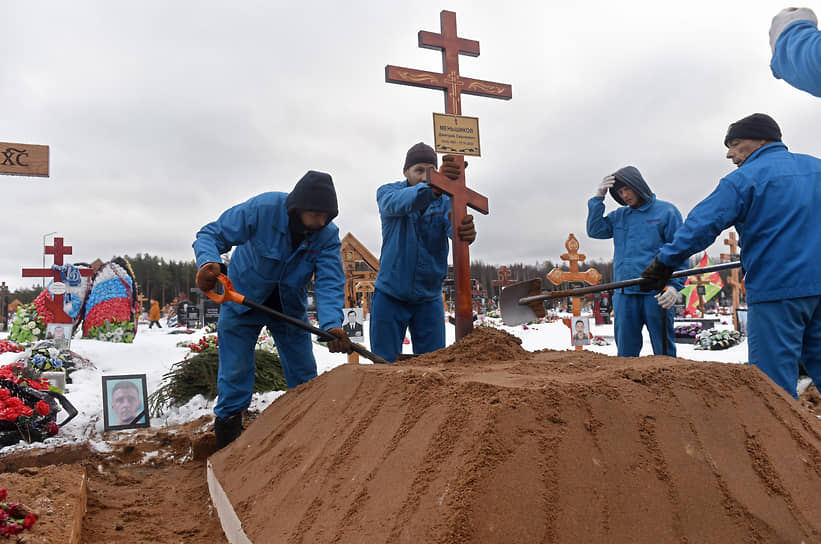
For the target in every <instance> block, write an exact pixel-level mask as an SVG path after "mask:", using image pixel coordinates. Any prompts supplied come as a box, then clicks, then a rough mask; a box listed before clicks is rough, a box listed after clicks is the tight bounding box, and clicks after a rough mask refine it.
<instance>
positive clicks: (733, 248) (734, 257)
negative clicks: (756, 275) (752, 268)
mask: <svg viewBox="0 0 821 544" xmlns="http://www.w3.org/2000/svg"><path fill="white" fill-rule="evenodd" d="M724 244H725V245H727V246H728V247H729V248H730V253H729V254H727V253H722V254H721V255H719V256H720V257H721V258H722V259H725V260H728V261H738V260H740V259H741V254H740V253H739V252H738V238H736V234H735V231H730V234H729V236H728V238H725V239H724ZM727 283H728V284H729V285H730V287H732V289H733V327H735V330H738V313H737V312H736V310H737V309H738V305H739V301H740V297H739V294H738V293H739V291H744V280H743V279H742V280H739V278H738V268H733V269H732V270H731V271H730V277H729V278H727Z"/></svg>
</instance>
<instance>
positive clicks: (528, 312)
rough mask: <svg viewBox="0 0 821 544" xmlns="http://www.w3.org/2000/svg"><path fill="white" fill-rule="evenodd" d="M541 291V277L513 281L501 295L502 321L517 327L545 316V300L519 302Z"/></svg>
mask: <svg viewBox="0 0 821 544" xmlns="http://www.w3.org/2000/svg"><path fill="white" fill-rule="evenodd" d="M541 291H542V280H541V279H539V278H534V279H532V280H525V281H520V282H517V283H511V284H510V285H508V286H507V287H505V288H504V289H502V294H501V295H500V296H499V308H500V309H501V310H502V321H504V323H505V325H508V326H510V327H515V326H516V325H521V324H522V323H529V322H530V321H535V320H536V319H538V318H540V317H544V315H545V311H544V303H543V302H541V301H539V302H535V303H531V304H519V299H522V298H524V297H529V296H533V295H538V294H539V293H541Z"/></svg>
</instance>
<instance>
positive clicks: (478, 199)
mask: <svg viewBox="0 0 821 544" xmlns="http://www.w3.org/2000/svg"><path fill="white" fill-rule="evenodd" d="M428 185H430V186H431V187H435V188H437V189H439V190H440V191H442V192H443V193H445V194H446V195H449V196H451V197H457V196H458V198H462V199H464V200H465V204H466V205H468V206H470V207H471V208H473V209H474V210H476V211H477V212H479V213H482V214H484V215H487V214H488V213H489V212H488V209H489V208H488V201H487V197H486V196H484V195H480V194H479V193H477V192H476V191H474V190H473V189H470V188H468V187H465V175H464V173H463V174H462V175H461V176H459V177H458V178H456V179H450V178H449V177H447V176H445V175H442V174H440V173H439V172H437V171H436V170H434V169H433V168H429V169H428Z"/></svg>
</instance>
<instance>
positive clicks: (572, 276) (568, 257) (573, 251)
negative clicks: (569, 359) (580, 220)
mask: <svg viewBox="0 0 821 544" xmlns="http://www.w3.org/2000/svg"><path fill="white" fill-rule="evenodd" d="M564 247H566V248H567V253H564V254H562V255H561V259H562V260H563V261H568V262H569V263H570V264H569V267H570V271H564V270H561V269H559V268H554V269H553V270H551V271H550V273H549V274H547V279H549V280H550V282H551V283H552V284H553V285H561V284H562V282H565V281H582V282H585V283H589V284H590V285H596V284H597V283H599V281H601V274H600V273H599V271H598V270H596V269H595V268H588V269H587V270H586V271H584V272H579V263H582V262H584V260H585V259H586V258H587V256H586V255H584V254H583V253H579V241H578V240H577V239H576V237H575V236H574V235H573V233H572V232H571V233H570V236H569V237H568V238H567V242H565V244H564ZM570 301H571V304H572V305H573V316H574V317H578V316H581V315H582V304H581V298H579V297H570ZM563 321H564V324H565V325H567V326H568V327H570V326H571V319H568V318H565V319H564V320H563ZM575 349H576V351H581V350H583V349H584V346H580V345H579V346H575Z"/></svg>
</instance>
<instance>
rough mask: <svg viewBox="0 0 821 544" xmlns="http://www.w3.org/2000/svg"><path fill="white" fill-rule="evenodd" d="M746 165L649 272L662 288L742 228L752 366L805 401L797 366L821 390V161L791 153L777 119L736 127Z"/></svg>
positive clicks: (733, 148) (756, 118)
mask: <svg viewBox="0 0 821 544" xmlns="http://www.w3.org/2000/svg"><path fill="white" fill-rule="evenodd" d="M724 145H725V146H727V148H728V151H727V158H728V159H730V160H732V161H733V163H735V165H736V166H737V167H738V169H737V170H735V171H733V172H731V173H730V174H728V175H726V176H724V178H722V179H721V181H720V182H719V184H718V187H716V189H715V190H714V191H713V192H712V193H711V194H710V195H709V196H708V197H707V198H705V199H704V200H702V201H701V202H700V203H698V204H697V205H696V206H695V207H694V208H693V209H692V211H691V212H690V214H689V215H688V216H687V220H686V221H685V222H684V225H683V226H682V227H681V228H680V229H679V230H678V232H677V233H676V236H675V238H674V239H673V241H672V242H669V243H667V244H665V245H664V246H663V247H662V248H661V249H660V250H659V252H658V254H657V255H656V258H655V259H654V260H653V262H652V263H651V264H650V266H648V267H647V269H646V270H645V271H644V272H643V273H642V277H644V278H647V279H648V280H649V281H648V282H647V283H646V285H645V288H647V289H658V288H659V286H660V285H664V284H665V283H666V281H667V280H668V279H669V277H670V274H672V272H673V268H674V267H675V266H677V265H678V264H679V263H681V262H683V261H686V260H687V258H688V257H689V256H690V255H692V254H693V253H696V252H698V251H701V250H703V249H705V248H706V247H707V246H709V245H710V244H712V243H713V241H714V240H715V238H716V236H718V235H719V234H720V233H721V232H722V231H723V230H724V229H726V228H728V227H730V226H734V227H735V229H736V231H737V232H738V235H739V243H740V245H741V263H742V266H743V268H744V270H746V276H745V283H746V286H747V306H748V315H747V318H748V321H747V331H748V336H749V361H750V364H751V365H755V366H757V367H758V368H759V369H761V370H762V371H763V372H764V373H765V374H766V375H767V376H769V377H770V378H771V379H772V380H773V381H774V382H775V383H776V384H778V385H780V386H781V387H782V388H784V389H785V390H786V391H787V393H789V394H790V395H792V396H793V397H795V398H798V395H797V392H796V387H797V384H798V361H799V360H801V361H802V362H803V363H804V368H806V370H807V372H808V373H809V375H810V377H811V378H812V379H813V381H814V382H815V384H816V386H819V385H821V267H819V266H818V256H819V255H821V215H820V214H819V213H818V210H819V209H821V159H818V158H816V157H812V156H809V155H799V154H797V153H790V152H789V151H787V147H786V146H785V145H784V144H783V143H782V142H781V129H780V128H779V127H778V124H777V123H776V122H775V120H773V118H772V117H770V116H769V115H765V114H762V113H754V114H752V115H750V116H748V117H745V118H744V119H741V120H740V121H737V122H735V123H733V124H731V125H730V127H729V129H728V130H727V135H726V137H725V138H724Z"/></svg>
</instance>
